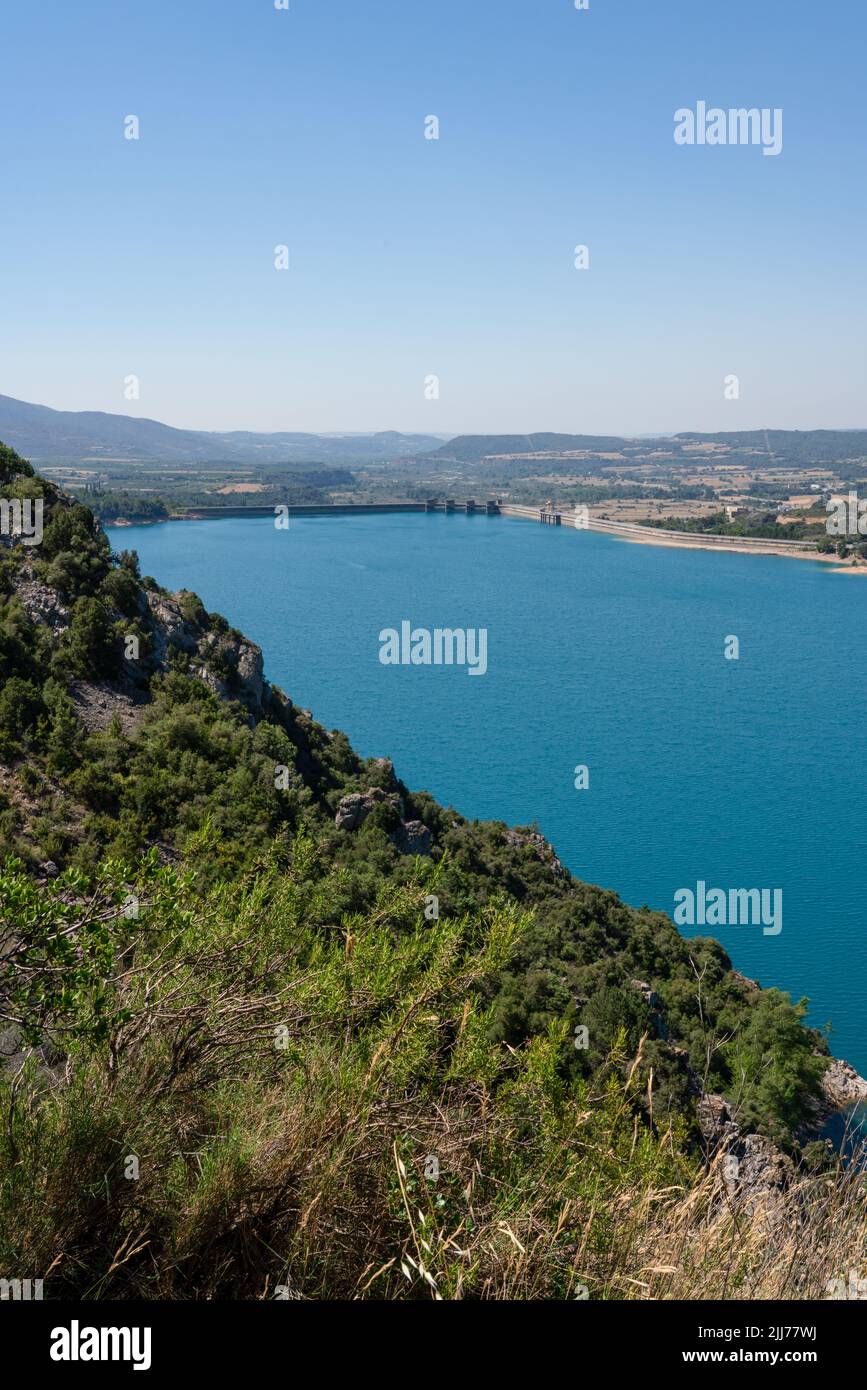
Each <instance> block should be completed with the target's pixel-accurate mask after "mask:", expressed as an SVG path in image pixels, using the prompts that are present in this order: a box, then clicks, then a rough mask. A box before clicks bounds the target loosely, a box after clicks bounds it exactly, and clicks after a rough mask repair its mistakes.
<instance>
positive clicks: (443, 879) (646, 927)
mask: <svg viewBox="0 0 867 1390" xmlns="http://www.w3.org/2000/svg"><path fill="white" fill-rule="evenodd" d="M0 484H2V490H3V495H4V496H5V497H6V498H7V499H15V498H18V499H24V498H30V499H31V500H32V501H36V500H41V501H42V503H43V507H44V535H43V537H42V540H41V543H40V544H38V545H25V544H23V543H21V540H20V538H18V539H17V540H16V538H14V537H3V538H0V539H2V542H3V543H2V544H0V848H2V855H3V858H4V860H5V863H4V867H3V872H2V877H0V962H2V963H0V1009H2V1017H3V1026H4V1028H5V1032H4V1033H3V1051H4V1053H5V1056H6V1063H5V1069H4V1074H3V1079H2V1083H0V1112H2V1113H0V1180H2V1194H0V1255H2V1261H0V1263H2V1267H3V1268H6V1269H17V1268H19V1267H20V1268H22V1269H23V1268H25V1267H26V1269H27V1270H28V1271H30V1272H33V1271H38V1272H39V1273H40V1274H41V1275H44V1277H45V1278H46V1281H47V1289H48V1290H49V1293H48V1294H47V1296H62V1295H63V1294H75V1295H77V1296H86V1297H99V1296H107V1297H127V1296H130V1297H132V1296H138V1297H178V1298H198V1297H210V1296H215V1295H220V1296H223V1297H245V1298H246V1297H273V1296H275V1289H280V1290H282V1291H283V1292H282V1294H278V1295H277V1296H287V1291H288V1296H301V1297H306V1296H314V1297H333V1296H364V1297H402V1296H416V1295H423V1296H427V1297H430V1296H442V1297H453V1296H474V1297H505V1296H510V1297H543V1296H553V1297H567V1296H569V1297H575V1296H583V1294H582V1293H581V1292H580V1291H581V1290H582V1289H587V1290H589V1292H590V1296H591V1297H597V1296H607V1297H627V1296H636V1295H637V1296H643V1295H642V1294H641V1293H640V1292H638V1286H639V1285H641V1282H642V1281H641V1280H640V1279H639V1280H638V1283H637V1284H636V1283H635V1281H634V1280H633V1278H632V1273H631V1272H629V1271H632V1270H633V1269H637V1268H638V1267H639V1265H641V1264H642V1262H643V1263H644V1264H647V1262H648V1260H650V1262H651V1263H653V1262H654V1261H656V1263H658V1264H659V1265H660V1266H663V1265H664V1266H665V1269H662V1268H660V1270H658V1271H657V1272H656V1273H654V1274H653V1275H652V1276H651V1275H648V1276H647V1279H648V1280H650V1282H647V1281H645V1282H646V1283H647V1288H648V1289H649V1288H650V1287H651V1283H652V1284H653V1286H654V1288H656V1289H657V1292H663V1293H664V1292H665V1289H666V1288H667V1289H669V1290H670V1289H672V1288H675V1287H676V1288H677V1289H678V1290H679V1296H682V1297H703V1296H707V1289H708V1288H710V1287H711V1285H710V1284H705V1283H703V1281H705V1280H710V1281H711V1282H712V1281H713V1279H714V1278H716V1277H717V1276H716V1273H715V1271H717V1270H718V1268H719V1261H718V1255H719V1249H721V1248H722V1245H718V1244H717V1242H721V1243H723V1244H724V1243H725V1242H726V1241H728V1240H731V1239H733V1238H734V1237H733V1235H732V1232H733V1231H735V1230H737V1229H738V1222H739V1221H740V1220H741V1218H742V1217H743V1215H744V1213H746V1214H751V1213H754V1212H755V1211H756V1210H757V1209H758V1207H759V1206H760V1205H761V1202H762V1201H763V1200H764V1197H763V1196H762V1195H761V1194H765V1195H767V1193H768V1192H771V1193H772V1195H773V1199H774V1201H775V1202H776V1203H777V1204H778V1209H779V1213H782V1215H781V1216H780V1219H781V1220H783V1222H784V1227H783V1228H785V1221H786V1220H789V1219H791V1220H792V1221H794V1220H795V1217H794V1214H793V1213H794V1212H795V1211H796V1210H797V1211H801V1212H803V1211H804V1210H805V1203H808V1202H809V1201H812V1200H813V1197H814V1196H815V1195H816V1194H817V1193H819V1192H820V1191H821V1193H823V1194H824V1196H823V1197H822V1201H823V1203H824V1205H823V1207H822V1221H823V1222H824V1223H825V1225H824V1226H821V1227H820V1226H819V1225H818V1220H817V1224H816V1225H815V1226H814V1227H809V1228H808V1227H804V1230H803V1232H802V1237H803V1240H804V1241H805V1242H806V1244H808V1245H809V1246H810V1250H812V1251H813V1253H814V1255H815V1258H812V1257H811V1258H807V1257H806V1256H805V1260H804V1262H803V1264H802V1265H799V1266H798V1267H797V1268H796V1269H792V1268H787V1269H786V1270H784V1268H783V1263H781V1264H780V1265H779V1266H778V1265H776V1264H774V1248H773V1247H772V1246H768V1245H767V1244H766V1243H763V1242H761V1241H757V1242H756V1244H755V1246H754V1247H753V1245H752V1244H751V1243H750V1242H751V1240H752V1237H751V1236H750V1235H749V1233H747V1234H746V1235H745V1234H744V1233H743V1231H741V1233H740V1235H739V1236H738V1240H740V1241H741V1242H742V1249H740V1251H739V1255H738V1260H737V1261H736V1265H737V1270H736V1273H733V1272H732V1271H731V1270H730V1271H729V1274H727V1276H726V1277H727V1278H731V1280H732V1281H733V1282H732V1284H731V1287H728V1286H727V1288H726V1290H724V1291H723V1293H724V1294H725V1293H726V1292H728V1293H736V1291H737V1289H741V1290H742V1291H743V1290H744V1289H751V1290H753V1292H754V1293H755V1294H756V1296H771V1290H772V1289H773V1290H779V1289H780V1288H781V1287H782V1288H784V1290H785V1291H786V1292H788V1293H790V1294H791V1295H792V1296H815V1288H816V1287H817V1282H816V1281H817V1280H818V1281H821V1280H822V1279H825V1278H827V1277H830V1274H832V1273H834V1270H831V1268H830V1264H831V1263H833V1260H832V1259H831V1255H830V1254H829V1253H828V1233H829V1230H830V1226H829V1225H828V1223H832V1224H833V1223H834V1222H838V1223H840V1224H839V1226H838V1227H835V1228H834V1229H835V1230H836V1237H835V1238H836V1241H837V1244H836V1247H835V1250H836V1251H837V1252H838V1253H839V1252H840V1251H842V1250H844V1249H848V1246H847V1245H846V1242H847V1241H850V1240H860V1239H862V1238H863V1221H862V1218H861V1214H860V1206H857V1204H856V1205H853V1203H852V1202H847V1203H843V1202H842V1198H840V1199H839V1200H838V1199H837V1198H835V1199H834V1200H830V1199H829V1198H828V1193H829V1191H831V1190H833V1191H834V1192H840V1191H842V1190H843V1189H842V1187H841V1184H842V1185H845V1184H846V1183H850V1184H851V1181H852V1179H851V1177H848V1178H847V1177H846V1176H845V1175H843V1176H840V1175H839V1174H838V1175H837V1176H836V1177H835V1175H834V1169H833V1165H832V1164H829V1162H828V1161H827V1160H826V1159H825V1158H824V1157H823V1155H824V1150H823V1149H822V1146H820V1145H817V1144H816V1143H814V1142H810V1141H811V1140H812V1138H813V1135H812V1131H811V1129H810V1122H811V1120H812V1119H813V1118H814V1117H815V1114H816V1106H817V1103H818V1101H819V1099H820V1097H821V1094H822V1085H823V1076H824V1074H825V1071H826V1067H827V1065H828V1060H829V1059H828V1056H827V1048H826V1045H825V1042H824V1040H823V1038H822V1037H821V1036H820V1035H818V1034H816V1033H815V1032H813V1031H812V1030H809V1029H807V1028H805V1027H804V1026H803V1023H802V1021H801V1020H802V1018H803V1014H804V1006H803V1005H802V1004H793V1003H792V1002H791V1001H790V1000H789V999H788V997H787V996H785V995H783V994H781V993H779V992H777V991H775V990H759V989H758V988H756V987H755V986H754V985H753V984H752V983H751V982H750V981H747V980H744V979H743V978H742V977H741V976H739V975H737V974H736V973H735V972H733V971H732V969H731V966H730V962H729V960H728V958H727V956H726V954H725V952H724V951H723V950H722V948H721V947H720V946H719V945H718V944H717V943H715V942H713V941H711V940H707V939H692V940H690V941H687V940H685V939H684V938H682V937H681V936H680V935H679V933H678V932H677V930H676V929H675V927H674V926H673V924H672V923H671V921H670V920H669V919H668V918H667V917H666V916H664V915H663V914H660V913H656V912H651V911H649V910H642V911H636V910H634V909H632V908H630V907H628V906H626V905H625V904H624V903H622V902H621V901H620V900H619V899H618V898H617V897H616V895H615V894H613V893H611V892H606V891H603V890H602V889H599V888H594V887H590V886H588V885H586V884H583V883H579V882H576V881H575V880H574V879H573V878H572V876H571V875H570V874H569V873H568V871H567V870H566V869H565V868H564V867H563V866H562V865H561V864H560V863H559V861H558V860H557V857H556V854H555V851H554V850H553V849H552V848H551V846H549V845H548V844H547V843H546V842H545V841H544V840H543V839H542V837H541V836H540V835H539V834H538V833H537V832H536V831H535V830H534V829H533V827H525V828H519V829H510V828H509V827H507V826H505V825H503V824H500V823H494V822H486V823H481V822H472V821H468V820H466V819H464V818H463V817H462V816H461V815H460V814H459V813H458V812H456V811H454V810H452V809H450V808H449V809H447V808H443V807H441V806H439V805H438V804H437V803H436V802H435V801H434V800H433V799H432V798H431V797H430V796H428V795H427V794H425V793H424V792H416V791H411V790H410V789H408V788H407V787H405V786H404V785H403V783H402V782H401V781H400V779H399V777H398V776H397V775H396V774H395V771H394V770H393V768H392V766H391V763H390V762H388V760H387V759H378V760H371V761H363V760H361V759H359V758H358V757H357V755H356V754H355V753H354V751H353V750H352V748H351V746H350V745H349V742H348V740H347V739H346V737H345V736H344V735H343V734H341V733H339V732H332V731H327V730H325V729H324V728H322V727H321V726H320V725H319V724H318V723H316V721H315V719H314V718H312V716H311V715H310V714H309V713H307V712H306V711H303V710H301V709H299V708H297V707H296V706H295V705H293V703H292V701H291V699H290V698H289V697H288V696H287V695H286V694H284V693H283V692H282V691H281V690H279V689H277V688H276V687H274V686H273V685H271V684H269V683H268V681H267V680H266V679H265V676H264V670H263V661H262V654H261V652H260V651H259V649H258V648H257V647H256V646H255V645H254V644H253V643H251V642H249V641H248V640H246V639H245V638H244V637H243V636H242V634H240V633H238V632H237V631H235V630H234V629H232V628H231V627H230V626H229V624H228V623H227V622H226V621H225V619H223V618H222V617H220V616H219V615H217V614H213V613H208V612H206V610H205V608H204V606H203V605H202V603H201V602H200V600H199V599H198V598H197V597H196V596H195V595H194V594H191V593H188V592H181V593H180V594H176V595H170V594H168V593H166V592H165V591H164V590H162V589H161V588H160V587H159V586H158V585H157V584H156V582H155V581H154V580H152V579H149V578H147V577H142V576H141V575H140V573H139V567H138V560H137V557H136V556H135V555H134V554H132V553H122V554H120V555H119V556H113V555H112V554H111V551H110V547H109V543H108V541H107V539H106V537H105V535H104V533H103V532H102V531H101V529H100V527H99V525H98V523H97V522H96V520H95V518H94V517H93V515H92V513H91V512H90V511H89V510H88V509H87V508H85V507H82V506H80V505H78V504H75V503H72V502H70V501H69V500H68V499H66V498H64V497H63V496H62V495H61V494H60V493H59V492H58V491H57V489H56V488H54V487H53V485H51V484H49V483H47V482H45V481H44V480H42V479H40V478H39V477H38V476H36V475H35V474H34V473H33V471H32V470H31V468H30V467H29V465H28V464H26V463H25V462H24V461H23V460H22V459H20V458H19V457H18V456H17V455H16V454H15V453H14V452H13V451H12V450H10V449H8V448H2V450H0ZM723 1141H725V1142H723ZM769 1141H773V1142H774V1144H775V1145H776V1148H772V1146H771V1143H770V1142H769ZM804 1146H806V1147H804ZM725 1152H730V1153H736V1154H737V1155H738V1162H739V1164H740V1168H741V1174H740V1177H738V1176H737V1174H736V1176H735V1178H734V1179H731V1174H730V1173H729V1174H728V1177H726V1178H725V1180H724V1179H723V1177H722V1176H721V1172H722V1170H721V1168H720V1162H721V1158H722V1156H723V1154H724V1153H725ZM798 1163H800V1164H801V1165H802V1166H801V1175H800V1176H798V1175H797V1173H796V1164H798ZM727 1171H728V1170H727ZM769 1171H770V1172H771V1173H772V1177H771V1178H768V1173H769ZM835 1183H836V1184H837V1186H836V1187H834V1186H833V1185H834V1184H835ZM829 1184H830V1185H831V1186H830V1187H829ZM817 1200H818V1199H817ZM859 1200H860V1199H859ZM739 1212H740V1214H741V1215H740V1216H739V1215H738V1213H739ZM786 1213H788V1215H786ZM799 1219H800V1218H799ZM696 1220H698V1225H694V1222H695V1221H696ZM859 1223H860V1224H859ZM669 1243H671V1248H672V1249H674V1247H675V1246H677V1248H678V1249H679V1250H680V1255H679V1256H678V1258H677V1261H676V1262H675V1264H672V1262H671V1258H668V1257H667V1258H666V1259H663V1257H662V1255H661V1253H660V1252H661V1251H662V1249H663V1247H664V1248H665V1249H669ZM693 1243H695V1244H694V1249H693ZM687 1249H692V1250H693V1255H691V1256H690V1258H689V1260H687V1261H686V1262H684V1251H685V1250H687ZM822 1251H824V1252H825V1254H824V1255H822V1254H821V1252H822ZM669 1254H670V1252H669ZM833 1258H834V1259H837V1254H835V1255H834V1257H833ZM781 1259H782V1257H781ZM829 1262H830V1263H829ZM669 1265H671V1268H668V1266H669ZM666 1270H667V1272H666ZM829 1271H830V1273H829ZM781 1279H782V1280H783V1281H784V1282H783V1284H782V1285H780V1284H779V1282H778V1281H779V1280H781ZM786 1280H788V1281H789V1282H788V1283H786V1282H785V1281H786ZM660 1281H662V1283H661V1284H660ZM811 1289H812V1290H813V1291H814V1293H813V1294H812V1295H811V1294H810V1293H809V1290H811ZM702 1290H704V1292H702ZM717 1292H719V1289H717ZM775 1296H776V1295H775Z"/></svg>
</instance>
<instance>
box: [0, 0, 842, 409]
mask: <svg viewBox="0 0 867 1390" xmlns="http://www.w3.org/2000/svg"><path fill="white" fill-rule="evenodd" d="M865 40H867V4H865V0H833V3H829V0H590V8H589V10H587V11H586V12H585V11H578V10H576V9H575V7H574V0H289V10H288V12H285V11H278V10H275V8H274V0H120V2H119V0H77V3H70V0H41V2H40V3H33V0H30V3H26V4H25V3H19V4H17V5H14V6H13V5H11V4H10V5H7V6H5V7H4V10H3V13H2V18H0V51H2V54H3V78H2V83H0V317H2V333H0V392H2V393H4V394H7V395H12V396H18V397H21V398H23V399H25V400H32V401H38V402H41V403H43V404H46V405H52V406H56V407H59V408H63V409H72V410H82V409H98V410H108V411H116V412H118V413H122V414H136V415H148V416H151V417H154V418H157V419H162V420H165V421H168V422H169V423H171V424H174V425H181V426H189V427H196V428H210V429H230V428H239V429H242V428H246V429H263V430H264V429H310V430H331V429H333V430H350V429H359V430H360V429H385V428H392V429H407V430H431V431H437V432H454V433H457V432H463V431H472V432H503V431H521V432H526V431H531V430H543V429H554V430H569V431H585V432H609V431H610V432H616V433H631V432H634V433H639V432H649V431H666V430H675V429H741V428H743V429H748V428H754V427H758V426H762V425H770V426H778V427H793V428H794V427H797V428H811V427H820V426H825V427H830V426H841V427H854V426H862V427H867V403H865V391H864V385H865V358H867V347H865V308H867V304H865V299H867V293H865V286H867V273H865V257H867V237H865V211H867V180H865V158H864V156H865V145H867V139H865V137H867V117H865V96H864V93H865V78H864V55H865ZM700 100H703V101H706V102H707V104H708V106H711V107H712V106H720V107H724V108H728V107H730V106H731V107H740V106H744V107H751V106H756V107H768V108H775V107H779V108H782V110H783V149H782V153H781V154H779V155H778V156H776V157H767V156H765V155H763V153H762V149H761V148H760V147H757V146H709V145H705V146H703V147H699V146H693V147H689V146H678V145H676V144H675V142H674V138H673V132H674V112H675V111H676V110H677V109H678V108H681V107H691V108H693V109H694V108H695V106H696V103H697V102H698V101H700ZM129 115H135V116H137V117H138V118H139V121H140V138H139V139H138V140H137V141H136V140H128V139H126V138H125V137H124V119H125V117H127V116H129ZM429 115H436V116H437V117H438V118H439V122H440V138H439V139H438V140H427V139H425V117H427V116H429ZM281 244H285V245H287V246H288V247H289V256H290V267H289V269H288V271H281V270H276V269H275V268H274V248H275V246H277V245H281ZM577 244H586V245H587V246H588V247H589V256H590V268H589V269H588V270H576V269H575V267H574V248H575V246H576V245H577ZM729 374H736V375H737V376H738V378H739V383H740V399H738V400H726V399H725V398H724V386H723V383H724V378H725V377H726V376H727V375H729ZM131 375H135V376H137V377H138V378H139V379H140V383H141V385H140V390H141V394H140V399H139V400H138V401H134V400H133V401H130V400H127V399H125V397H124V381H125V379H126V378H127V377H129V376H131ZM430 375H436V376H438V378H439V382H440V387H439V390H440V395H439V399H438V400H428V399H426V398H425V379H426V377H428V376H430Z"/></svg>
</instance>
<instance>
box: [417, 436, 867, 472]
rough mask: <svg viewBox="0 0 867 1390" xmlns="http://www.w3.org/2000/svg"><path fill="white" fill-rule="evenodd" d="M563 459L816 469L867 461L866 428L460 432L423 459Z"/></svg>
mask: <svg viewBox="0 0 867 1390" xmlns="http://www.w3.org/2000/svg"><path fill="white" fill-rule="evenodd" d="M534 455H535V456H536V457H537V458H540V459H546V458H562V457H563V456H564V455H578V456H579V457H589V458H591V459H596V460H598V459H600V458H601V459H603V460H604V459H605V457H606V456H609V457H610V461H611V462H612V463H613V464H616V463H618V462H619V461H625V462H633V463H634V462H639V461H644V460H648V459H650V458H651V456H652V458H653V460H654V461H658V462H661V463H662V462H670V463H675V464H676V463H678V462H683V463H684V464H694V463H695V462H696V459H697V458H698V459H701V458H704V459H705V460H707V461H712V460H714V459H722V458H723V457H725V458H727V459H730V458H731V456H735V457H736V458H738V459H744V460H747V459H748V460H749V462H750V464H751V466H752V467H754V468H755V467H762V466H763V465H766V466H768V467H774V466H779V465H780V464H781V463H785V464H789V465H790V466H795V467H804V468H806V467H810V466H817V465H820V464H823V463H827V464H839V463H841V462H843V461H846V460H853V461H854V460H867V430H733V431H730V432H729V431H725V432H722V433H717V434H697V433H694V432H688V433H683V434H674V435H668V436H665V435H654V436H653V437H649V436H646V437H643V438H638V439H636V438H631V439H630V438H625V437H622V436H620V435H609V434H603V435H600V434H544V433H543V434H462V435H458V436H457V437H456V438H455V439H450V440H449V441H448V442H447V443H445V444H441V445H439V447H438V448H436V449H434V450H432V451H431V452H430V453H428V454H426V455H425V456H424V462H425V463H433V462H441V463H443V464H448V463H450V462H457V463H478V464H482V463H490V464H492V465H496V464H498V463H502V461H503V460H504V459H517V458H525V459H526V458H528V457H533V456H534Z"/></svg>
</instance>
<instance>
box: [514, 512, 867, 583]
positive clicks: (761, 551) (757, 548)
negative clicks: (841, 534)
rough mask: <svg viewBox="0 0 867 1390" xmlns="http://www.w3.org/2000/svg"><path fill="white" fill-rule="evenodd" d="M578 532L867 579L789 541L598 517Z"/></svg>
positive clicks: (865, 569)
mask: <svg viewBox="0 0 867 1390" xmlns="http://www.w3.org/2000/svg"><path fill="white" fill-rule="evenodd" d="M500 510H501V511H502V513H503V515H504V516H514V517H518V518H523V519H525V520H527V521H538V520H539V508H538V507H525V506H518V505H510V504H508V503H506V504H504V505H503V506H502V507H501V509H500ZM561 516H562V518H563V519H562V522H561V525H562V526H566V527H569V528H573V527H575V523H574V515H573V513H571V512H561ZM575 529H577V530H584V529H586V530H590V531H596V532H598V533H599V534H600V535H605V536H611V537H612V538H613V539H614V540H618V541H625V542H626V543H627V544H632V545H656V546H669V547H671V548H673V549H675V550H708V551H710V550H716V551H720V550H722V551H727V552H728V553H729V554H737V555H780V556H782V557H784V558H787V559H790V560H811V561H813V562H814V563H816V562H818V563H820V564H825V565H830V566H831V569H832V570H833V571H834V572H835V573H838V574H861V575H867V565H852V564H849V563H847V562H846V561H845V560H841V559H840V557H839V555H837V554H835V553H834V552H831V553H830V554H823V553H822V552H821V551H818V550H805V549H802V548H801V547H800V546H799V545H798V544H797V543H793V542H791V541H789V542H788V543H787V542H785V541H772V540H766V541H763V540H761V539H760V538H759V537H752V538H751V537H749V536H746V537H744V538H743V539H741V538H740V537H735V536H720V537H718V538H715V539H713V540H711V539H709V538H708V537H707V536H702V535H699V534H697V533H694V532H689V531H682V532H681V531H662V530H659V529H657V528H655V527H652V526H639V525H638V524H637V523H635V522H617V521H607V520H601V519H600V518H599V517H594V516H591V517H590V519H589V524H588V526H587V527H586V528H585V527H577V528H575Z"/></svg>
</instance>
